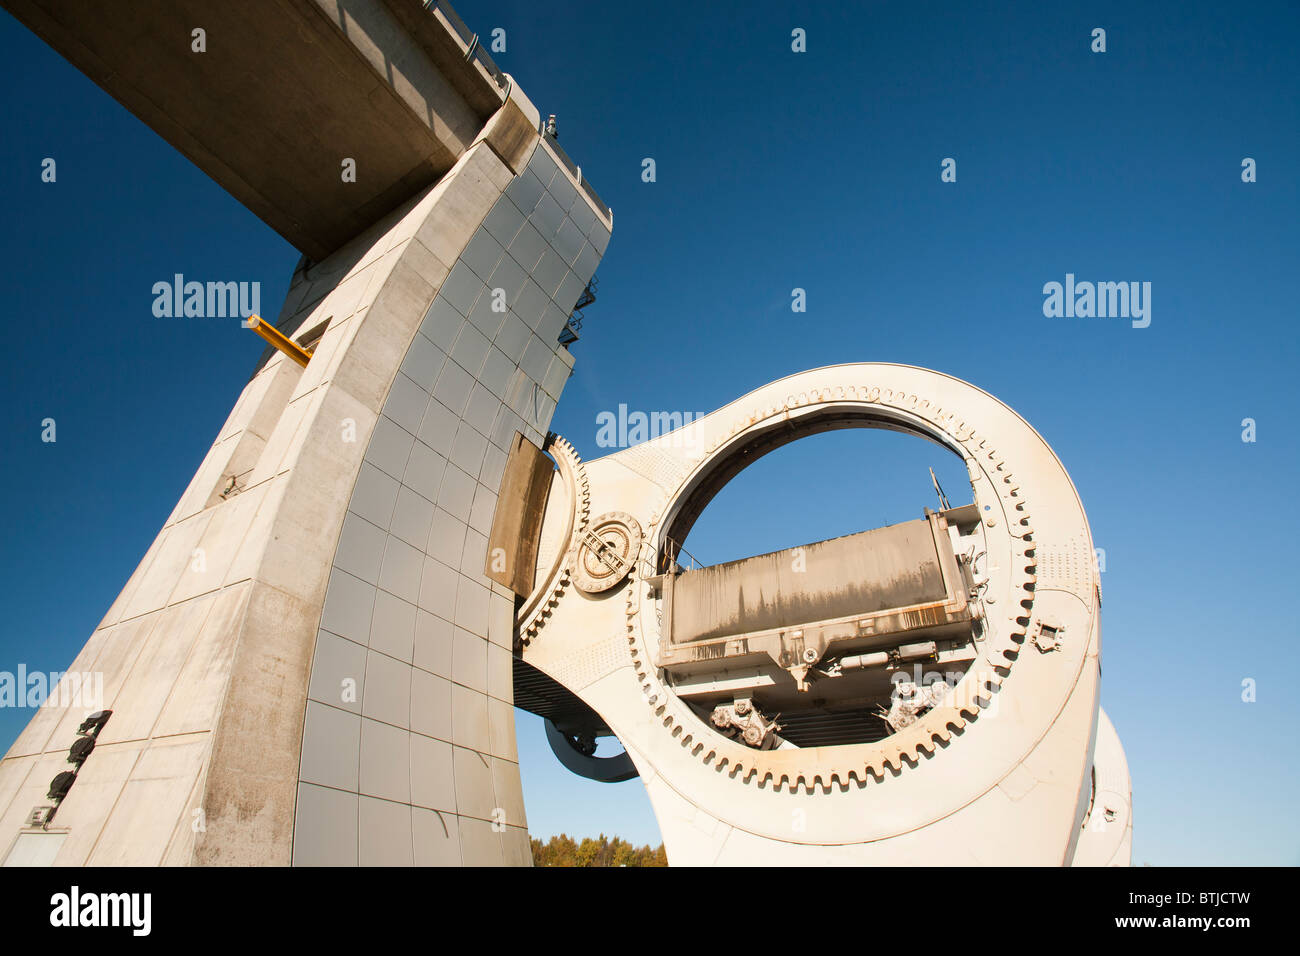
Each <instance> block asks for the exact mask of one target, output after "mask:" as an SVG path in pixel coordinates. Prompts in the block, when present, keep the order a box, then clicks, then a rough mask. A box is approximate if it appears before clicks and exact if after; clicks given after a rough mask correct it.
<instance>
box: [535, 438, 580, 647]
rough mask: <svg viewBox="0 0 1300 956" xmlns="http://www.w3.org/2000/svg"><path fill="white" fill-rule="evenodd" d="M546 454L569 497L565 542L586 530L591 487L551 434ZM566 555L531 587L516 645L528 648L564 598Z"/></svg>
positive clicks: (574, 457)
mask: <svg viewBox="0 0 1300 956" xmlns="http://www.w3.org/2000/svg"><path fill="white" fill-rule="evenodd" d="M545 450H546V451H548V452H550V454H551V457H552V458H554V459H555V465H556V470H557V471H559V473H560V477H561V478H562V479H563V481H564V486H565V488H566V490H567V492H568V495H569V507H570V510H569V515H568V528H567V530H566V531H565V540H566V541H568V540H571V539H572V538H573V537H575V536H580V535H581V534H582V533H583V532H584V531H586V529H587V520H588V515H589V514H590V509H591V486H590V483H589V482H588V481H587V471H586V469H585V468H584V467H583V465H582V459H581V458H580V457H579V456H578V452H577V450H576V449H575V448H574V447H573V446H572V445H571V444H569V442H567V441H565V440H564V439H563V438H561V437H560V436H559V435H556V434H555V433H554V432H552V433H549V434H548V435H547V436H546V444H545ZM566 553H567V552H566V551H564V550H561V552H560V559H559V560H557V561H556V562H555V564H554V565H553V566H552V567H551V570H550V572H549V573H548V574H547V575H546V576H545V578H544V579H543V580H541V581H539V582H538V583H537V584H536V585H534V587H533V593H532V594H531V595H529V598H528V601H527V602H525V604H524V607H523V610H522V611H521V612H520V613H519V615H518V618H517V620H518V622H519V624H518V634H519V643H520V644H522V645H523V646H527V645H528V644H529V643H530V642H531V641H532V640H533V639H535V638H536V637H537V634H538V632H539V631H540V630H541V629H542V627H543V626H544V625H545V624H546V620H547V618H549V617H550V616H551V612H552V611H553V610H554V609H555V606H556V605H557V604H559V603H560V598H561V597H563V596H564V591H565V588H567V587H568V585H569V577H570V573H569V562H568V561H567V560H565V555H566Z"/></svg>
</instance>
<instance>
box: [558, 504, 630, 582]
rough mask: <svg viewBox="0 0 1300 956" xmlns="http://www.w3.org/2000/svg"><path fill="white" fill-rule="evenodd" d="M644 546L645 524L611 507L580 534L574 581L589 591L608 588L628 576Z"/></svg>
mask: <svg viewBox="0 0 1300 956" xmlns="http://www.w3.org/2000/svg"><path fill="white" fill-rule="evenodd" d="M640 548H641V525H640V523H639V522H638V521H637V520H636V519H635V518H633V517H632V516H631V515H630V514H627V513H625V512H622V511H611V512H609V513H607V514H603V515H601V516H600V517H599V518H595V519H594V520H592V521H591V523H590V524H589V525H588V526H587V528H586V530H585V531H584V532H583V534H582V535H581V536H580V537H579V538H578V541H577V545H576V551H575V553H574V556H573V558H572V561H573V573H572V577H573V583H574V585H575V586H576V587H577V588H579V589H580V590H582V591H585V592H587V593H588V594H599V593H600V592H602V591H608V590H609V589H610V588H612V587H614V586H615V585H617V584H619V583H620V582H621V581H622V580H623V579H624V578H626V577H627V575H628V572H629V571H631V570H632V562H633V561H635V560H636V554H637V552H638V551H639V550H640Z"/></svg>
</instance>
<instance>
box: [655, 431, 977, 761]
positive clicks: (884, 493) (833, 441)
mask: <svg viewBox="0 0 1300 956" xmlns="http://www.w3.org/2000/svg"><path fill="white" fill-rule="evenodd" d="M768 444H769V445H770V447H762V445H761V444H756V445H755V446H754V447H752V448H751V449H749V450H747V451H742V452H741V453H740V454H739V456H738V457H739V460H738V461H731V462H720V463H719V464H718V466H717V470H718V472H719V474H721V475H723V476H724V480H722V481H717V480H716V479H714V480H713V481H712V482H711V481H710V478H709V476H706V477H705V479H704V480H703V481H702V482H701V485H700V489H702V490H699V491H697V493H696V501H694V502H692V501H689V500H688V501H687V502H686V503H685V505H684V507H683V508H682V509H681V511H680V512H679V515H678V519H677V520H675V521H674V522H673V527H675V528H685V531H686V534H685V540H683V541H682V542H680V545H679V544H677V543H676V542H675V541H672V540H671V534H672V528H670V529H669V532H668V536H669V541H668V542H667V544H668V549H669V551H670V554H669V556H668V557H669V559H670V560H668V561H667V562H666V564H665V569H666V570H667V572H668V578H670V579H671V582H670V583H669V584H668V585H667V586H666V587H665V589H664V592H663V594H664V600H663V603H662V605H661V608H660V611H661V620H662V627H663V633H664V640H663V644H662V647H663V652H662V653H663V655H664V663H665V664H666V666H665V668H664V670H665V675H666V678H667V682H668V684H669V686H670V687H671V688H672V689H673V691H674V693H676V694H677V696H678V697H679V698H681V699H682V700H684V701H685V702H686V703H688V704H689V705H690V706H691V708H692V709H693V710H694V711H695V713H696V714H697V715H698V716H699V717H700V718H701V720H703V721H704V722H705V723H706V724H707V725H709V726H710V727H711V728H713V729H714V730H715V731H716V732H718V733H721V734H724V735H725V736H728V737H732V738H733V739H737V740H740V741H742V742H744V743H746V744H747V745H749V746H752V747H758V748H760V749H771V748H788V747H815V746H836V745H844V744H855V743H868V742H872V741H875V740H880V739H883V738H884V737H887V736H889V735H890V734H892V733H894V732H896V731H898V730H901V729H903V728H904V727H906V726H908V725H910V724H911V723H913V722H914V721H915V720H916V719H918V718H919V717H921V716H923V715H924V714H925V712H926V711H927V710H928V709H929V708H930V707H932V706H935V705H936V704H938V703H939V701H940V700H942V698H943V696H944V693H945V692H946V690H947V688H948V687H950V686H953V685H955V684H956V683H957V681H958V680H960V678H961V677H962V675H963V674H964V673H965V672H966V670H967V669H968V668H969V667H970V664H971V663H972V662H973V661H974V659H975V654H976V643H977V639H978V638H979V636H980V626H979V622H978V616H979V615H978V611H977V608H978V597H977V595H978V591H979V581H978V573H977V570H976V562H977V561H978V559H979V555H980V553H981V552H982V551H983V547H982V542H983V529H982V527H981V524H980V521H979V512H978V510H977V506H976V505H975V504H974V503H973V500H974V499H973V490H972V488H971V484H970V481H969V473H968V471H967V466H966V463H965V462H964V461H963V460H962V459H961V458H960V457H959V456H958V455H956V454H955V453H953V452H952V451H951V450H950V449H948V448H947V447H946V446H942V445H939V444H937V443H934V442H931V441H927V440H924V439H922V438H919V437H917V436H916V435H913V434H910V433H899V432H897V431H890V430H882V429H880V428H877V427H870V425H868V427H851V426H845V425H838V426H836V427H835V428H834V429H833V430H824V429H815V430H814V431H813V433H812V434H809V435H805V436H803V437H799V436H795V437H794V438H790V437H786V438H785V439H784V441H781V442H780V443H777V442H769V443H768ZM701 498H703V499H705V500H704V501H703V503H700V502H699V499H701ZM683 516H685V517H683ZM983 563H984V562H980V564H981V565H982V564H983Z"/></svg>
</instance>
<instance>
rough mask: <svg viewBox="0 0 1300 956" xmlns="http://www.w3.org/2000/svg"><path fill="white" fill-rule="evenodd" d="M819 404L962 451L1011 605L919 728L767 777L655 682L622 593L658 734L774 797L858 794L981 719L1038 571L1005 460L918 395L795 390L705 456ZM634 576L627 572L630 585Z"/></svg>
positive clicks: (1027, 612) (631, 593)
mask: <svg viewBox="0 0 1300 956" xmlns="http://www.w3.org/2000/svg"><path fill="white" fill-rule="evenodd" d="M822 404H835V405H840V406H844V405H852V406H857V407H859V408H863V409H867V410H869V409H872V408H875V409H881V410H883V409H889V410H890V412H891V413H901V414H902V415H903V416H906V417H908V418H911V419H912V420H914V421H916V422H917V423H918V424H920V423H923V424H924V426H925V427H924V430H925V431H926V432H928V433H930V434H931V435H934V436H935V437H939V436H942V437H944V438H946V439H947V442H946V443H947V444H949V445H950V446H956V447H959V448H961V449H962V451H963V452H964V455H963V457H966V458H967V460H968V461H969V462H971V463H972V464H973V465H974V466H975V467H978V468H979V469H980V470H981V471H982V472H983V474H984V476H985V477H987V478H988V482H989V485H990V489H991V492H992V496H991V497H990V498H989V499H988V501H987V502H986V504H989V503H991V502H992V501H993V500H994V499H998V500H1000V504H1001V513H1002V515H1004V516H1005V517H1006V519H1007V520H1006V527H1005V528H1004V533H1005V534H1006V535H1007V536H1008V539H1007V541H1006V542H1005V544H1006V545H1007V546H1009V549H1010V550H1009V555H1008V557H1009V567H1008V568H1007V571H1006V573H1007V577H1008V584H1009V592H1010V594H1011V596H1012V598H1011V606H1010V607H1005V608H1000V611H1001V613H1002V614H1003V615H1005V619H1004V621H1003V623H1002V625H1001V626H1000V627H999V628H998V629H997V632H995V633H994V634H993V635H990V636H989V637H987V638H986V639H985V640H984V642H983V649H982V653H981V656H982V657H983V659H984V662H985V665H986V668H987V669H980V671H979V672H978V673H977V669H976V668H975V667H974V666H972V667H971V668H970V670H968V671H967V673H966V676H965V677H963V678H962V680H961V681H960V682H959V683H958V685H957V687H955V688H953V689H952V691H950V692H949V695H948V696H947V697H946V699H945V700H944V701H943V702H942V703H941V704H940V705H939V706H936V707H934V708H932V709H931V710H930V711H928V712H927V713H926V714H925V715H924V716H923V717H921V719H919V720H918V721H917V722H916V723H914V724H912V725H911V726H909V727H907V728H905V729H903V730H900V731H898V732H897V733H894V734H892V735H891V736H889V737H886V738H884V739H883V740H880V741H877V742H876V743H874V744H855V745H848V747H846V749H849V748H850V747H851V749H853V750H854V751H855V757H856V759H853V760H851V762H849V763H847V764H844V763H841V764H831V765H829V766H828V765H826V764H822V763H818V762H816V761H814V764H813V765H810V766H807V767H805V768H801V769H791V768H783V769H774V768H773V767H769V766H766V765H765V764H766V763H767V761H766V760H765V758H764V754H763V753H761V752H755V751H752V750H750V749H749V748H744V747H739V746H738V745H735V744H734V742H732V741H728V740H725V739H724V738H721V737H719V736H718V735H717V734H716V733H714V732H713V731H712V729H711V728H709V727H708V726H707V724H704V723H703V722H702V721H701V720H700V719H699V718H698V717H697V716H696V715H695V714H694V713H693V712H692V711H691V710H690V709H689V708H688V707H686V705H685V704H683V703H682V702H681V701H680V700H679V699H678V698H677V696H676V695H675V694H674V693H673V692H672V691H671V689H670V688H669V687H668V686H667V685H665V684H664V683H663V682H662V680H661V677H660V675H659V674H658V673H656V670H655V668H654V665H653V664H652V663H651V662H650V655H649V654H648V652H647V650H646V643H645V642H646V640H647V637H646V635H644V634H642V633H641V628H640V626H639V622H640V621H641V620H642V617H641V613H640V604H641V602H642V601H644V600H647V599H648V598H649V595H648V594H647V593H646V592H647V591H648V589H647V588H646V587H638V586H633V587H630V588H628V595H627V630H628V642H629V645H630V650H631V653H632V659H633V665H634V667H635V670H636V674H637V678H638V682H639V683H640V684H641V691H642V694H643V695H644V696H645V698H646V700H647V702H648V704H649V705H650V709H651V711H652V713H653V714H654V715H655V718H656V719H657V720H658V721H659V722H660V723H662V725H663V727H664V728H665V730H666V731H667V732H668V733H670V734H671V735H672V736H673V737H675V738H676V739H677V741H678V743H679V744H680V745H681V746H682V747H684V748H686V749H688V750H689V751H690V753H691V754H692V755H694V756H696V757H697V758H699V759H700V760H703V761H704V762H705V763H706V764H708V765H710V766H712V767H713V768H714V769H715V770H717V771H718V772H720V773H721V772H725V773H727V775H728V776H730V777H731V778H732V779H735V780H738V781H739V782H741V783H746V784H756V785H759V786H766V785H768V784H769V782H770V783H771V784H773V785H775V786H776V787H777V788H778V789H779V788H780V787H781V786H782V785H784V786H787V787H789V788H790V789H791V790H797V789H800V788H803V789H805V790H807V791H808V792H812V791H813V790H814V789H816V788H818V787H821V788H830V787H833V786H840V787H846V786H849V785H850V784H852V783H856V784H857V785H858V786H865V785H866V784H867V781H868V779H874V780H876V781H881V780H884V779H887V778H888V777H889V776H890V773H891V772H893V773H895V774H896V773H899V772H902V771H903V770H904V768H905V767H907V766H909V765H914V764H916V763H917V762H918V761H919V759H920V758H921V757H922V756H923V755H927V756H928V755H932V754H934V752H935V749H936V745H939V744H946V743H947V742H949V741H951V740H952V736H953V733H954V731H956V732H958V733H960V732H962V731H964V730H965V729H966V728H967V725H968V724H969V723H970V722H971V721H974V720H976V719H978V717H979V716H980V713H981V711H982V710H983V709H984V708H985V707H987V706H989V703H990V701H991V697H992V695H993V694H994V693H996V692H997V690H998V687H999V686H1000V685H1001V683H1002V681H1003V679H1004V678H1005V677H1006V676H1007V674H1009V673H1010V670H1011V666H1012V664H1013V663H1014V661H1015V659H1016V656H1017V654H1018V652H1019V649H1020V646H1021V645H1022V644H1023V643H1024V641H1025V636H1026V630H1027V628H1028V626H1029V623H1030V618H1031V615H1032V613H1033V603H1034V583H1035V580H1036V575H1035V571H1036V563H1037V562H1036V556H1035V549H1036V543H1035V540H1034V535H1033V527H1032V526H1031V524H1030V518H1029V512H1028V508H1027V506H1026V502H1025V500H1024V498H1023V497H1022V496H1021V494H1020V485H1019V482H1018V481H1017V480H1016V479H1015V477H1014V475H1013V473H1012V471H1011V469H1010V468H1009V467H1008V463H1007V462H1006V460H1005V459H1004V458H1003V457H1002V456H1001V455H1000V454H999V453H998V452H997V450H996V449H994V448H992V447H991V446H990V445H989V444H988V441H987V439H985V438H984V437H983V436H981V435H979V434H977V433H976V431H975V429H974V428H972V427H970V426H969V425H968V424H967V423H966V422H965V421H962V420H961V419H960V418H959V417H958V416H957V415H956V414H955V413H953V412H952V411H948V410H945V409H942V408H939V407H936V406H934V405H932V404H931V403H930V402H929V401H927V400H925V399H923V398H919V397H918V396H917V395H916V394H915V393H911V392H906V391H896V390H894V389H891V388H887V387H877V386H856V387H855V386H852V385H850V386H839V387H835V388H824V389H814V390H809V391H806V392H800V393H799V394H798V395H797V396H795V395H791V396H790V397H789V399H787V401H786V403H785V404H784V406H780V407H778V406H773V407H770V408H766V409H757V410H756V411H755V412H754V413H753V414H751V415H750V416H748V417H747V418H745V419H742V420H739V421H737V422H736V424H735V426H734V427H733V428H732V429H731V433H730V437H729V438H723V439H721V440H720V441H718V442H717V443H716V444H715V445H714V446H713V447H711V448H709V449H708V451H709V454H710V455H712V454H713V453H714V452H716V451H718V450H719V449H720V448H722V447H723V446H724V445H726V444H727V443H728V441H729V440H730V438H734V437H735V436H737V435H740V434H741V433H742V432H744V431H746V429H748V428H751V427H753V426H755V425H758V424H761V423H763V422H765V421H771V420H776V419H788V415H789V413H790V412H792V411H796V410H798V409H802V408H806V407H808V406H817V405H822ZM706 460H707V456H706ZM661 517H662V516H661V515H658V514H656V515H653V516H652V517H651V519H650V526H651V529H652V530H653V529H654V528H655V527H656V526H657V525H658V524H659V523H660V519H661ZM988 526H989V527H990V528H992V527H993V526H994V520H993V519H992V518H990V519H988ZM652 544H653V543H652V542H651V541H650V539H649V537H647V539H646V548H647V549H648V550H649V551H653V547H652ZM643 560H647V561H652V560H653V554H649V553H647V554H646V555H644V556H643ZM636 578H637V575H636V574H635V569H634V573H633V581H634V585H635V581H636ZM958 691H960V692H961V693H960V698H959V700H957V701H956V702H954V700H955V698H958V696H959V695H958ZM811 759H812V757H811V755H810V760H811Z"/></svg>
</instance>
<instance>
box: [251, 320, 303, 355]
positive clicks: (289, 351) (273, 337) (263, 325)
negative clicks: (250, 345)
mask: <svg viewBox="0 0 1300 956" xmlns="http://www.w3.org/2000/svg"><path fill="white" fill-rule="evenodd" d="M248 328H250V329H252V330H253V331H254V332H256V333H257V334H258V335H260V336H261V337H262V338H264V339H266V341H267V342H269V343H271V344H272V345H274V346H275V347H276V348H277V349H279V350H280V351H281V352H283V353H284V354H285V355H287V356H289V358H291V359H293V360H294V361H295V362H297V363H298V364H299V365H301V366H302V367H303V368H306V367H307V363H308V362H310V361H311V352H309V351H308V350H307V349H305V348H303V347H302V346H301V345H299V344H298V343H297V342H295V341H294V340H293V339H291V338H289V336H287V335H285V334H284V333H283V332H281V331H280V330H279V329H277V328H276V327H275V326H274V325H272V324H271V323H270V322H267V321H266V320H265V319H263V318H262V317H261V316H260V315H250V316H249V317H248Z"/></svg>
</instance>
